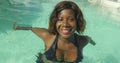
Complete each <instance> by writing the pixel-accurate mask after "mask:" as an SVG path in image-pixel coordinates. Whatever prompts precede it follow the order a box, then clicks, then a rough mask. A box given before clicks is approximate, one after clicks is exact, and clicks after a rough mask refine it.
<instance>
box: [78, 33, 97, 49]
mask: <svg viewBox="0 0 120 63" xmlns="http://www.w3.org/2000/svg"><path fill="white" fill-rule="evenodd" d="M76 36H77V40H78V43H79V44H80V45H82V46H83V47H84V46H85V45H87V44H88V43H91V44H92V45H95V44H96V43H95V42H94V41H93V40H92V38H91V37H90V36H87V35H79V34H76Z"/></svg>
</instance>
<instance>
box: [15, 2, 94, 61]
mask: <svg viewBox="0 0 120 63" xmlns="http://www.w3.org/2000/svg"><path fill="white" fill-rule="evenodd" d="M14 29H15V30H32V31H33V32H34V33H35V34H36V35H38V37H40V38H41V39H42V40H43V41H44V43H45V53H44V54H41V53H39V55H38V56H37V58H38V59H37V61H36V62H37V63H79V62H81V61H82V59H83V55H82V51H83V47H84V46H86V45H87V43H88V42H89V41H90V42H91V43H93V45H95V43H94V42H93V41H92V40H91V39H90V38H89V37H88V36H83V35H82V32H83V31H84V29H85V20H84V18H83V14H82V12H81V10H80V8H79V7H78V6H77V5H76V4H75V3H74V2H71V1H62V2H59V3H58V4H57V5H56V6H55V8H54V10H53V12H52V13H51V16H50V21H49V28H48V29H44V28H36V27H33V28H32V27H20V26H16V24H14Z"/></svg>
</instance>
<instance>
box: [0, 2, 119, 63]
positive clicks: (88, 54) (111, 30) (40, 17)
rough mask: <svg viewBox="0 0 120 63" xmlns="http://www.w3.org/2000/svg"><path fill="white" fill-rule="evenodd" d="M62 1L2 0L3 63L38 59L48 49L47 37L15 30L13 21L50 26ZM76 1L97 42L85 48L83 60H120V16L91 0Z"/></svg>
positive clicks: (0, 49) (94, 62)
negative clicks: (52, 13) (42, 38)
mask: <svg viewBox="0 0 120 63" xmlns="http://www.w3.org/2000/svg"><path fill="white" fill-rule="evenodd" d="M59 1H60V0H46V1H44V0H34V1H33V0H8V1H6V0H0V63H35V61H36V56H35V55H37V53H38V52H42V53H43V52H44V44H43V41H42V40H41V39H39V38H38V37H37V36H36V35H35V34H34V33H32V32H31V31H22V30H20V31H14V30H13V29H12V26H13V23H14V22H17V24H18V25H21V24H23V25H31V26H33V27H44V28H47V27H48V21H49V15H50V12H51V11H52V9H53V7H54V6H55V5H56V4H55V3H57V2H59ZM74 2H76V3H77V4H78V5H79V6H80V8H81V9H82V11H83V14H84V17H85V19H86V22H87V26H86V30H85V32H84V34H85V35H89V36H90V37H91V38H92V39H93V40H94V41H95V42H96V43H97V44H96V46H92V45H91V44H88V45H87V46H86V47H85V48H84V51H83V54H84V60H83V62H82V63H120V60H119V58H120V51H119V47H120V46H119V44H120V39H119V37H120V21H119V20H120V19H114V18H112V17H111V16H113V14H112V13H110V12H109V11H105V12H102V11H103V8H100V7H99V8H98V7H97V6H94V5H90V4H88V2H87V0H86V1H85V0H81V1H77V0H74ZM101 9H102V10H101ZM104 10H105V9H104ZM106 12H108V13H106ZM110 15H111V16H110Z"/></svg>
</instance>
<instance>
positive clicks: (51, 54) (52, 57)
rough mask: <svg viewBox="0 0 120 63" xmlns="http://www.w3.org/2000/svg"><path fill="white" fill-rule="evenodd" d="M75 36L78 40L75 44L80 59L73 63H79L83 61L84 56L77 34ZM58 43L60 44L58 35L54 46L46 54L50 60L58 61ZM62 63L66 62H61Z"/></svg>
mask: <svg viewBox="0 0 120 63" xmlns="http://www.w3.org/2000/svg"><path fill="white" fill-rule="evenodd" d="M74 35H75V40H76V41H75V43H74V44H75V45H76V47H77V49H78V57H77V59H76V61H75V62H71V63H79V62H80V61H81V60H82V59H83V56H82V51H81V50H80V49H79V46H78V41H77V39H76V38H77V34H74ZM57 42H58V35H56V38H55V40H54V42H53V44H52V46H51V47H50V48H49V49H48V50H47V51H46V52H45V53H44V54H45V55H46V58H47V59H48V60H51V61H57V58H56V56H55V53H56V48H57ZM61 62H65V61H61ZM69 63H70V62H69Z"/></svg>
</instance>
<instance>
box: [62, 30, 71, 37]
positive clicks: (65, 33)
mask: <svg viewBox="0 0 120 63" xmlns="http://www.w3.org/2000/svg"><path fill="white" fill-rule="evenodd" d="M70 32H71V29H69V28H68V29H62V33H63V34H64V35H68V34H70Z"/></svg>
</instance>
